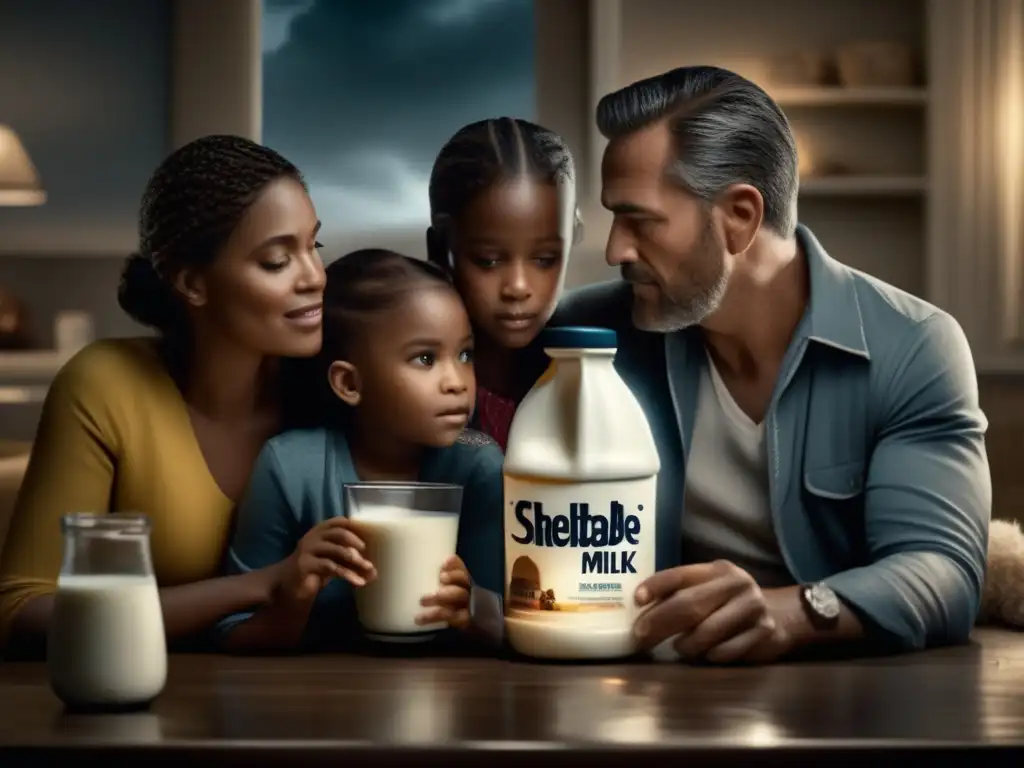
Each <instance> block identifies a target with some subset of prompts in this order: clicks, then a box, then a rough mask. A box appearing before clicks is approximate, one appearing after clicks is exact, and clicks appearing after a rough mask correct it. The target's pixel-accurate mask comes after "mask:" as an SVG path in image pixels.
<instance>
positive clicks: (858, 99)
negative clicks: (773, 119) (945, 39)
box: [768, 86, 928, 109]
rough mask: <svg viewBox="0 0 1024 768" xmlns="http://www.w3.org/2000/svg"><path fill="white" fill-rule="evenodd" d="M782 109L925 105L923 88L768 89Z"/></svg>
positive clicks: (926, 95) (925, 91)
mask: <svg viewBox="0 0 1024 768" xmlns="http://www.w3.org/2000/svg"><path fill="white" fill-rule="evenodd" d="M768 92H769V94H770V95H771V97H772V98H773V99H775V101H776V102H777V103H778V104H779V106H781V107H782V108H783V109H785V108H787V107H880V108H886V107H921V106H925V105H926V104H927V103H928V90H927V89H926V88H841V87H839V86H823V87H821V88H769V89H768Z"/></svg>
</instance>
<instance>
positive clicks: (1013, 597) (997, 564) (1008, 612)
mask: <svg viewBox="0 0 1024 768" xmlns="http://www.w3.org/2000/svg"><path fill="white" fill-rule="evenodd" d="M977 623H978V624H1002V625H1005V626H1010V627H1013V628H1015V629H1024V531H1021V529H1020V525H1019V524H1018V523H1016V522H1014V521H1011V520H993V521H992V524H991V527H990V529H989V538H988V573H987V575H986V577H985V590H984V592H983V593H982V596H981V611H980V613H979V615H978V622H977Z"/></svg>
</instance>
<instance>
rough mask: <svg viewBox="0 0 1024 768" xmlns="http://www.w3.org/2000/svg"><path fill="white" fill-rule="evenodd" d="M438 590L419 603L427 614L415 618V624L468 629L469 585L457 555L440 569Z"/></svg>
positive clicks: (470, 585) (470, 582)
mask: <svg viewBox="0 0 1024 768" xmlns="http://www.w3.org/2000/svg"><path fill="white" fill-rule="evenodd" d="M440 581H441V587H440V588H439V589H438V590H437V592H435V593H434V594H432V595H426V596H425V597H424V598H423V599H422V600H420V605H422V606H424V607H425V608H426V609H427V610H425V611H423V612H422V613H421V614H420V615H419V616H417V617H416V623H417V624H434V623H436V622H439V621H444V622H447V623H448V626H450V627H452V628H454V629H466V628H467V627H468V626H469V623H470V622H469V619H470V617H469V591H470V589H472V581H471V580H470V578H469V571H468V570H467V568H466V564H465V563H463V562H462V559H461V558H460V557H459V556H458V555H452V556H451V557H449V558H448V559H447V560H445V561H444V564H443V565H442V566H441V576H440Z"/></svg>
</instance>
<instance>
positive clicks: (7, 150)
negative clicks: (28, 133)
mask: <svg viewBox="0 0 1024 768" xmlns="http://www.w3.org/2000/svg"><path fill="white" fill-rule="evenodd" d="M45 202H46V191H45V190H44V189H43V186H42V184H41V183H40V181H39V172H38V171H36V167H35V166H34V165H33V164H32V160H31V159H30V158H29V156H28V152H26V151H25V147H24V145H22V143H21V139H19V138H18V134H16V133H15V132H14V130H13V129H12V128H9V127H8V126H6V125H3V124H2V123H0V206H30V205H42V204H43V203H45Z"/></svg>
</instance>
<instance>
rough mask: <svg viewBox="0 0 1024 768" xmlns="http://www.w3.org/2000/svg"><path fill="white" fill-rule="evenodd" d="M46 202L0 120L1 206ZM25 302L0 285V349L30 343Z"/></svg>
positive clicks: (33, 172) (29, 165) (20, 149)
mask: <svg viewBox="0 0 1024 768" xmlns="http://www.w3.org/2000/svg"><path fill="white" fill-rule="evenodd" d="M45 202H46V191H45V190H44V189H43V185H42V184H41V183H40V181H39V172H38V171H36V167H35V165H33V164H32V160H31V159H29V156H28V152H26V151H25V147H24V145H23V144H22V143H21V139H19V138H18V134H16V133H15V132H14V130H13V129H12V128H10V127H8V126H6V125H3V124H2V123H0V206H17V207H25V206H34V205H42V204H43V203H45ZM28 336H29V329H28V313H27V311H26V308H25V305H24V304H23V303H22V302H21V301H20V300H19V299H18V298H17V297H16V296H14V295H13V294H11V293H9V292H7V291H5V290H4V289H3V287H2V286H0V350H2V349H18V348H23V347H25V346H28V345H29V338H28Z"/></svg>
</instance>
